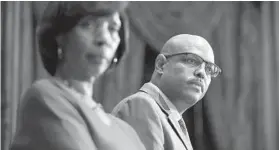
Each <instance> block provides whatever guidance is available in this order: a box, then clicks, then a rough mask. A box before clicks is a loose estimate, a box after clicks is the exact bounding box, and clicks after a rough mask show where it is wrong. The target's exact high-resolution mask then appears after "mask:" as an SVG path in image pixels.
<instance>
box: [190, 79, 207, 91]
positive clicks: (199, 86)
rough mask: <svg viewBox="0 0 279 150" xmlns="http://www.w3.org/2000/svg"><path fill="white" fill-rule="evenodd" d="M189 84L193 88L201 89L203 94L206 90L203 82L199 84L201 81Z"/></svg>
mask: <svg viewBox="0 0 279 150" xmlns="http://www.w3.org/2000/svg"><path fill="white" fill-rule="evenodd" d="M188 84H189V85H191V86H193V87H195V88H198V89H200V90H201V92H203V90H204V89H203V84H202V83H201V82H199V81H189V82H188Z"/></svg>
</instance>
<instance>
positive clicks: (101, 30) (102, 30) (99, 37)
mask: <svg viewBox="0 0 279 150" xmlns="http://www.w3.org/2000/svg"><path fill="white" fill-rule="evenodd" d="M95 39H96V42H97V43H99V44H107V42H109V40H110V33H109V28H108V23H106V22H104V23H102V24H100V25H99V26H98V27H97V31H96V36H95Z"/></svg>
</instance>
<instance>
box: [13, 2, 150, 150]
mask: <svg viewBox="0 0 279 150" xmlns="http://www.w3.org/2000/svg"><path fill="white" fill-rule="evenodd" d="M126 5H127V4H126V3H124V2H58V1H57V2H50V3H49V5H48V6H47V8H46V10H45V12H44V15H43V17H42V21H41V23H40V25H39V28H38V30H37V33H38V41H39V48H40V54H41V57H42V60H43V64H44V67H45V69H46V70H47V71H48V72H49V74H50V75H52V77H50V78H48V79H43V80H40V81H37V82H35V83H34V84H33V85H32V87H31V88H30V89H29V90H28V91H27V92H26V94H25V96H24V97H23V99H22V101H21V102H22V103H21V107H20V109H19V119H18V123H19V124H18V131H17V133H16V135H15V139H14V141H13V144H12V148H11V149H12V150H16V149H26V150H27V149H28V150H33V149H34V150H58V149H59V150H60V149H61V150H68V149H71V150H94V149H98V150H141V149H145V148H144V147H143V145H142V143H141V141H140V139H139V138H138V136H137V134H136V132H135V131H134V130H133V129H132V128H131V127H130V126H129V125H128V124H127V123H125V122H123V121H121V120H120V119H117V118H115V117H113V116H111V115H110V114H107V113H105V112H104V111H103V109H102V107H101V106H100V104H97V103H96V102H94V100H92V95H93V89H92V88H93V84H94V81H95V80H96V79H97V78H98V77H99V76H100V75H102V74H103V73H104V72H105V71H106V70H107V69H109V68H113V67H115V65H117V64H118V62H119V61H120V59H121V58H122V57H123V55H124V52H125V50H126V39H127V34H126V30H125V27H126V26H125V25H126V24H125V22H124V20H123V18H122V17H123V16H122V12H123V9H124V8H125V7H126Z"/></svg>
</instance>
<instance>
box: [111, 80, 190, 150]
mask: <svg viewBox="0 0 279 150" xmlns="http://www.w3.org/2000/svg"><path fill="white" fill-rule="evenodd" d="M112 114H113V115H115V116H117V117H119V118H121V119H123V120H124V121H126V122H128V123H129V124H130V125H131V126H132V127H133V128H134V129H135V130H136V131H137V133H138V135H139V136H140V138H141V140H142V142H143V143H144V145H145V147H146V149H147V150H186V149H187V150H192V149H193V148H192V145H191V142H190V139H189V135H188V132H187V131H186V132H187V133H186V134H184V133H183V131H182V129H181V127H180V125H179V123H178V120H179V119H177V114H175V113H174V112H173V111H170V108H169V107H168V105H167V103H166V100H165V99H164V98H163V96H162V95H161V94H160V93H159V92H158V90H156V89H155V88H154V87H153V86H152V85H151V83H146V84H144V85H143V87H142V88H141V89H140V90H139V92H137V93H136V94H134V95H131V96H129V97H127V98H125V99H124V100H122V101H121V102H120V103H119V104H118V105H117V106H116V107H115V108H114V110H113V112H112ZM180 117H181V116H180Z"/></svg>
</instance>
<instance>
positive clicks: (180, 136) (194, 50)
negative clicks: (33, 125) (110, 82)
mask: <svg viewBox="0 0 279 150" xmlns="http://www.w3.org/2000/svg"><path fill="white" fill-rule="evenodd" d="M220 72H221V69H220V68H219V67H218V66H217V65H215V64H214V54H213V50H212V48H211V46H210V45H209V43H208V42H207V41H206V40H205V39H204V38H202V37H200V36H196V35H189V34H181V35H177V36H174V37H172V38H171V39H169V40H168V41H167V42H166V43H165V45H164V46H163V48H162V50H161V53H160V54H159V55H158V56H157V58H156V61H155V70H154V72H153V74H152V78H151V81H150V82H148V83H146V84H144V85H143V86H142V87H141V89H140V90H139V92H137V93H135V94H134V95H131V96H129V97H127V98H125V99H124V100H122V101H121V102H120V103H119V104H118V105H117V106H116V107H115V108H114V110H113V114H114V115H115V116H117V117H119V118H121V119H123V120H125V121H126V122H128V123H129V124H130V125H131V126H133V127H134V129H135V130H136V131H137V133H138V134H139V136H140V138H141V140H142V141H143V143H144V145H145V147H146V149H148V150H163V149H165V150H184V149H185V150H192V149H193V148H192V144H191V141H190V138H189V135H188V131H187V128H186V125H185V123H184V121H183V119H182V115H181V114H183V113H184V112H185V111H186V110H187V109H188V108H190V107H191V106H193V105H194V104H196V103H197V102H198V101H199V100H201V99H202V98H203V96H204V95H205V93H206V91H207V89H208V87H209V85H210V82H211V79H212V78H214V77H217V76H218V74H219V73H220Z"/></svg>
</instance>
